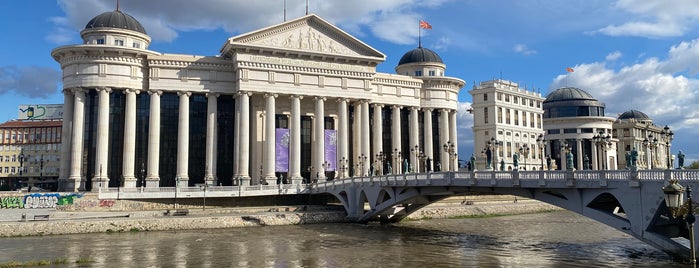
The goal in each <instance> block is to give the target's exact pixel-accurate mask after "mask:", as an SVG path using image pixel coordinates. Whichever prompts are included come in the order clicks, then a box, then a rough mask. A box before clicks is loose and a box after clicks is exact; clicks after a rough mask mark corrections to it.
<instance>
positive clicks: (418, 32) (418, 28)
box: [417, 20, 422, 47]
mask: <svg viewBox="0 0 699 268" xmlns="http://www.w3.org/2000/svg"><path fill="white" fill-rule="evenodd" d="M421 28H422V27H420V20H418V21H417V47H422V39H421V38H420V34H421V33H422V29H421Z"/></svg>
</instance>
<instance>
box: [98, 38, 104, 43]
mask: <svg viewBox="0 0 699 268" xmlns="http://www.w3.org/2000/svg"><path fill="white" fill-rule="evenodd" d="M96 41H97V44H98V45H104V38H100V39H97V40H96Z"/></svg>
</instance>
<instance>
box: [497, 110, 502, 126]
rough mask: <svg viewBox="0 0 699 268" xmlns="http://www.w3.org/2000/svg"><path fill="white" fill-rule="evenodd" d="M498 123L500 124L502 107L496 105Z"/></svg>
mask: <svg viewBox="0 0 699 268" xmlns="http://www.w3.org/2000/svg"><path fill="white" fill-rule="evenodd" d="M498 123H500V124H502V107H498Z"/></svg>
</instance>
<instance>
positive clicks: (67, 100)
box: [58, 89, 75, 191]
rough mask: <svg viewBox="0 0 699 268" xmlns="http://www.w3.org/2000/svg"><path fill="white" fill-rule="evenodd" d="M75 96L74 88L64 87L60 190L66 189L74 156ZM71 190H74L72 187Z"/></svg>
mask: <svg viewBox="0 0 699 268" xmlns="http://www.w3.org/2000/svg"><path fill="white" fill-rule="evenodd" d="M74 101H75V96H74V93H73V90H71V89H63V125H62V127H61V162H60V164H61V166H60V170H59V176H58V186H59V191H65V189H66V188H65V186H66V185H67V182H69V177H70V169H71V166H72V165H71V158H72V157H71V156H72V154H71V153H72V150H71V149H72V145H73V144H72V143H71V138H72V136H73V131H72V130H73V109H74V105H73V103H74ZM71 191H73V190H72V189H71Z"/></svg>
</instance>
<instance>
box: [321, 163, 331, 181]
mask: <svg viewBox="0 0 699 268" xmlns="http://www.w3.org/2000/svg"><path fill="white" fill-rule="evenodd" d="M321 166H323V175H324V176H325V180H329V179H328V169H330V163H329V162H328V161H324V162H323V164H322V165H321Z"/></svg>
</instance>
